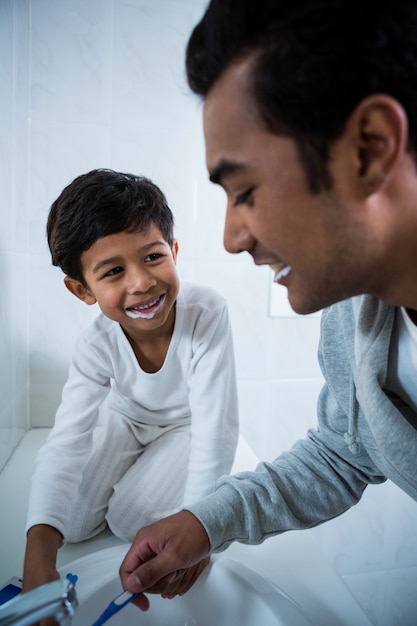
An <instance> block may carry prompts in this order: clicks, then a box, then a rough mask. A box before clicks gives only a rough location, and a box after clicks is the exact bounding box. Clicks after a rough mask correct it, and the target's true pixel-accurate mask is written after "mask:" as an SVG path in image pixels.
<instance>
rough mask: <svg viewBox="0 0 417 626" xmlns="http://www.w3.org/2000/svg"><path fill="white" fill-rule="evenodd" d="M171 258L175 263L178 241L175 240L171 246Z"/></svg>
mask: <svg viewBox="0 0 417 626" xmlns="http://www.w3.org/2000/svg"><path fill="white" fill-rule="evenodd" d="M171 250H172V256H173V258H174V261H175V263H176V262H177V256H178V241H177V240H176V239H174V242H173V244H172V248H171Z"/></svg>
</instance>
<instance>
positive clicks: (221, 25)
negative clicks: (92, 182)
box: [120, 0, 417, 608]
mask: <svg viewBox="0 0 417 626" xmlns="http://www.w3.org/2000/svg"><path fill="white" fill-rule="evenodd" d="M416 32H417V7H416V6H412V3H406V2H401V1H398V0H396V1H395V2H391V3H383V4H380V3H379V4H378V5H377V4H376V3H375V4H374V3H372V2H366V1H365V2H361V3H355V2H352V0H350V1H343V0H341V1H337V2H336V1H334V0H332V1H327V2H325V1H316V2H314V1H309V2H302V1H301V0H298V1H297V0H292V1H291V2H288V3H287V2H286V1H284V0H245V1H244V2H242V0H212V2H211V3H210V5H209V7H208V9H207V11H206V14H205V16H204V17H203V19H202V21H201V22H200V24H199V25H197V27H196V28H195V29H194V32H193V34H192V36H191V39H190V41H189V44H188V48H187V74H188V80H189V83H190V86H191V88H192V89H193V90H194V91H195V92H196V93H197V94H199V95H200V96H202V97H203V99H204V134H205V142H206V159H207V167H208V170H209V174H210V178H211V180H212V181H213V182H215V183H218V184H221V185H222V187H223V188H224V190H225V192H226V195H227V211H226V222H225V233H224V243H225V247H226V249H227V250H228V251H230V252H233V253H237V252H242V251H247V252H249V253H250V254H251V255H252V257H253V259H254V262H255V263H256V264H259V265H262V264H269V265H271V266H272V267H273V269H274V271H275V281H276V282H277V283H279V284H281V285H284V286H285V287H286V288H287V290H288V298H289V301H290V304H291V306H292V308H293V309H294V310H295V311H296V312H298V313H301V314H307V313H312V312H313V311H317V310H318V309H321V308H324V309H325V310H324V311H323V316H322V332H321V341H320V363H321V367H322V370H323V374H324V376H325V379H326V384H325V386H324V388H323V390H322V392H321V395H320V398H319V402H318V424H319V426H318V429H317V430H310V431H309V432H308V434H307V436H306V438H305V439H304V440H303V441H300V442H297V443H296V444H295V445H294V446H293V448H292V449H291V450H290V451H289V452H286V453H284V454H281V455H280V456H279V457H278V458H277V459H276V460H275V461H274V462H273V463H261V464H260V465H259V466H258V468H257V469H256V471H255V472H245V473H242V474H239V475H237V476H236V477H228V478H223V479H220V481H218V483H217V485H216V490H215V492H214V494H212V495H210V496H208V497H207V498H205V499H204V500H203V501H201V502H199V503H197V504H195V505H193V506H190V507H188V509H187V510H184V511H181V512H180V513H178V514H176V515H174V516H171V517H169V518H166V519H164V520H161V521H160V522H157V523H156V524H153V525H151V526H149V527H147V528H144V529H142V530H140V531H139V533H138V534H137V536H136V538H135V541H134V543H133V545H132V547H131V548H130V550H129V552H128V554H127V555H126V558H125V560H124V561H123V563H122V566H121V569H120V574H121V578H122V583H123V585H124V587H125V588H127V589H128V590H129V591H136V592H137V591H144V590H148V591H152V592H162V593H163V594H164V595H166V596H169V597H171V596H173V595H175V594H177V593H183V592H184V591H186V590H187V589H188V588H189V587H190V586H191V585H192V584H193V582H194V580H195V578H196V577H197V576H198V574H199V571H200V570H201V568H202V559H203V558H204V557H206V556H207V555H208V554H209V553H210V552H214V551H220V550H223V549H224V548H226V547H227V546H228V545H229V544H230V543H231V542H233V541H241V542H244V543H259V542H261V541H263V540H264V539H265V538H267V537H268V536H270V535H273V534H277V533H281V532H284V531H286V530H290V529H302V528H309V527H312V526H315V525H317V524H320V523H322V522H324V521H326V520H328V519H332V518H333V517H335V516H337V515H340V514H341V513H343V512H344V511H346V510H347V509H348V508H350V507H351V506H353V505H354V504H356V503H357V502H358V500H359V499H360V498H361V496H362V493H363V491H364V489H365V488H366V486H367V485H368V484H370V483H374V484H375V483H381V482H383V481H385V480H386V479H390V480H392V481H393V482H395V483H396V484H397V485H398V486H399V487H401V488H402V489H403V490H404V491H406V492H407V493H408V494H409V495H410V496H411V497H412V498H414V499H417V385H416V384H415V380H416V376H417V326H416V324H417V312H416V311H417V202H416V198H417V173H416V158H415V152H416V147H417V141H416V129H417V126H416V123H417V91H416V85H417V38H416V36H415V33H416ZM364 294H365V295H364ZM137 604H138V605H139V606H140V607H141V608H146V607H147V605H148V601H147V599H146V598H145V597H144V596H142V595H141V596H139V597H138V599H137Z"/></svg>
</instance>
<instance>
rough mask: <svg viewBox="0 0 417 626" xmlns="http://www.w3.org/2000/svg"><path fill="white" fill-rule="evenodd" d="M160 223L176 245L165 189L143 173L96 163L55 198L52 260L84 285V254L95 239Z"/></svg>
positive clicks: (50, 226) (51, 219) (50, 236)
mask: <svg viewBox="0 0 417 626" xmlns="http://www.w3.org/2000/svg"><path fill="white" fill-rule="evenodd" d="M151 224H155V226H157V227H158V228H159V230H160V231H161V233H162V236H163V238H164V239H165V241H166V242H167V243H168V244H169V246H170V247H172V245H173V241H174V239H173V237H174V235H173V229H174V218H173V215H172V212H171V209H170V208H169V207H168V204H167V201H166V198H165V196H164V194H163V193H162V191H161V190H160V189H159V187H157V186H156V185H155V184H154V183H153V182H152V181H151V180H149V179H148V178H145V177H144V176H136V175H134V174H124V173H122V172H115V171H113V170H111V169H96V170H92V171H91V172H88V173H87V174H82V175H81V176H78V177H77V178H75V180H73V181H72V183H70V184H69V185H68V186H67V187H65V189H64V190H63V191H62V192H61V194H60V195H59V197H58V198H57V199H56V200H55V202H54V203H53V204H52V206H51V209H50V212H49V216H48V222H47V227H46V231H47V236H48V244H49V249H50V251H51V255H52V263H53V265H57V266H58V267H60V268H61V269H62V271H63V272H64V273H65V274H66V275H67V276H70V277H71V278H75V279H76V280H79V281H80V282H82V283H83V284H84V285H85V280H84V277H83V274H82V268H81V255H82V253H83V252H84V251H85V250H88V249H89V248H90V247H91V246H92V245H93V243H94V242H95V241H97V240H98V239H100V238H101V237H106V236H107V235H114V234H115V233H119V232H122V231H128V232H139V231H146V230H147V228H149V227H150V226H151Z"/></svg>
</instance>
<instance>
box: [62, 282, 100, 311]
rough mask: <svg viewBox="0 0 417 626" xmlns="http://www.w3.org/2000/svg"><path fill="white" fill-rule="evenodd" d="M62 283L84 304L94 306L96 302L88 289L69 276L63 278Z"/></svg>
mask: <svg viewBox="0 0 417 626" xmlns="http://www.w3.org/2000/svg"><path fill="white" fill-rule="evenodd" d="M64 283H65V286H66V288H67V289H68V291H70V292H71V293H72V294H73V295H74V296H77V298H79V299H80V300H82V301H83V302H85V303H86V304H95V303H96V302H97V300H96V299H95V297H94V295H93V294H92V293H91V291H90V290H89V289H88V287H86V286H85V285H83V284H82V283H80V281H79V280H76V279H75V278H71V277H70V276H65V278H64Z"/></svg>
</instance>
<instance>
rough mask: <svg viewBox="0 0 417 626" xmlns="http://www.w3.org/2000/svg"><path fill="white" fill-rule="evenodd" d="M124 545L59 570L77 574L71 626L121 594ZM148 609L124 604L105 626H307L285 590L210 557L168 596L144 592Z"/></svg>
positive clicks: (87, 620)
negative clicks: (193, 578)
mask: <svg viewBox="0 0 417 626" xmlns="http://www.w3.org/2000/svg"><path fill="white" fill-rule="evenodd" d="M125 552H126V547H125V546H115V547H113V548H108V549H106V550H100V551H99V552H95V553H93V554H90V555H88V556H86V557H83V558H81V559H77V560H76V561H73V562H72V563H70V564H68V565H67V566H66V567H65V568H63V569H62V570H61V574H62V575H65V574H66V573H68V572H71V573H73V574H77V575H78V577H79V580H78V582H77V595H78V599H79V602H80V605H79V608H78V610H77V612H76V614H75V616H74V618H73V626H91V624H93V622H94V621H95V620H96V619H97V618H98V617H99V615H100V614H101V613H102V612H103V611H104V609H105V608H106V607H107V605H108V604H109V603H110V602H111V600H112V599H113V598H115V597H116V596H117V595H118V594H119V593H121V591H122V588H121V585H120V580H119V576H118V573H117V572H118V567H119V565H120V563H121V561H122V559H123V557H124V554H125ZM150 601H151V608H150V609H149V611H147V612H146V613H142V612H141V611H140V610H139V609H137V608H136V607H135V606H133V605H128V606H126V607H125V608H124V609H122V610H121V611H120V612H119V613H118V614H116V615H114V616H113V617H112V618H111V619H110V620H109V622H108V623H109V626H133V625H134V626H162V625H163V626H259V625H262V626H289V625H290V626H309V625H310V626H311V622H310V621H309V620H308V619H307V617H306V616H305V615H304V613H303V612H302V610H301V608H300V607H298V606H297V605H296V604H295V603H294V602H293V601H292V600H291V599H290V598H289V597H288V596H287V595H286V594H284V593H283V592H282V591H280V590H279V589H278V588H277V587H275V586H274V585H273V584H272V583H270V582H269V581H268V580H266V579H264V578H262V577H261V576H259V575H258V574H257V573H256V572H254V571H253V570H251V569H249V568H247V567H246V566H244V565H243V564H242V563H240V562H238V561H234V560H232V559H229V558H225V557H217V558H216V557H215V558H214V559H213V561H212V564H211V566H210V567H209V568H207V569H206V571H205V572H204V573H203V574H202V576H200V578H199V580H198V581H197V583H196V584H195V585H194V587H193V588H192V589H191V590H190V591H189V592H188V593H187V594H185V595H184V596H182V597H177V598H174V599H173V600H167V599H163V598H161V597H160V596H150Z"/></svg>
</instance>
